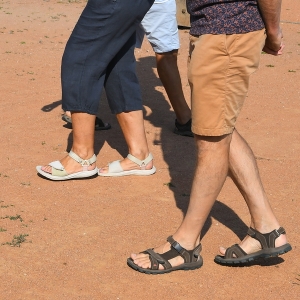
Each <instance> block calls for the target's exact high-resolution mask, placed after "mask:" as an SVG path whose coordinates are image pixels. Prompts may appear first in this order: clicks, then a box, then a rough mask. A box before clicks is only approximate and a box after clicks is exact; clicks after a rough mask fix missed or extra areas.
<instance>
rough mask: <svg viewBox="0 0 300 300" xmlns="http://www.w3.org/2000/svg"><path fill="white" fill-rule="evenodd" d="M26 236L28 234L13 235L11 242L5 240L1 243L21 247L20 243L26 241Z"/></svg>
mask: <svg viewBox="0 0 300 300" xmlns="http://www.w3.org/2000/svg"><path fill="white" fill-rule="evenodd" d="M28 236H29V235H28V234H19V235H14V238H13V239H12V241H11V242H6V243H3V244H2V245H8V246H11V247H21V244H22V243H25V242H26V237H28Z"/></svg>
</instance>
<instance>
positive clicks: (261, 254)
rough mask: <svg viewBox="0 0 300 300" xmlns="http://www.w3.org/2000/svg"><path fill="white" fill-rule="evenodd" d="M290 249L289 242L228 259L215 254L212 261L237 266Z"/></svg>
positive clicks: (280, 253) (274, 255)
mask: <svg viewBox="0 0 300 300" xmlns="http://www.w3.org/2000/svg"><path fill="white" fill-rule="evenodd" d="M291 250H292V246H291V245H290V244H285V245H283V246H280V247H277V248H271V249H265V250H261V251H258V252H255V253H252V254H249V255H245V256H244V257H240V258H237V259H228V258H227V259H225V258H224V256H221V255H217V256H216V257H215V259H214V261H215V262H216V263H218V264H221V265H226V266H237V265H243V264H247V263H250V262H253V261H255V260H257V259H259V258H270V257H277V256H279V255H282V254H284V253H287V252H289V251H291Z"/></svg>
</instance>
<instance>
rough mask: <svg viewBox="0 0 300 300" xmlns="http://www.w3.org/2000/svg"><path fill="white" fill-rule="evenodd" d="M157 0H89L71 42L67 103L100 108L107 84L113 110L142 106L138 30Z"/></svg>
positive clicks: (65, 75) (66, 59) (93, 110)
mask: <svg viewBox="0 0 300 300" xmlns="http://www.w3.org/2000/svg"><path fill="white" fill-rule="evenodd" d="M153 2H154V0H126V1H124V0H89V1H88V3H87V5H86V7H85V8H84V10H83V12H82V14H81V16H80V18H79V20H78V22H77V24H76V25H75V28H74V30H73V32H72V34H71V36H70V38H69V40H68V42H67V45H66V48H65V51H64V54H63V57H62V67H61V81H62V108H63V109H64V110H65V111H67V110H68V111H72V112H73V111H80V112H85V113H89V114H93V115H95V114H97V112H98V106H99V100H100V95H101V91H102V89H103V86H104V88H105V91H106V95H107V99H108V103H109V106H110V109H111V111H112V113H114V114H117V113H121V112H124V111H134V110H141V109H142V108H143V107H142V97H141V91H140V86H139V83H138V79H137V76H136V70H135V68H136V65H135V63H136V62H135V57H134V47H135V31H136V27H137V25H138V24H139V23H140V22H141V20H142V19H143V17H144V15H145V14H146V12H147V11H148V10H149V8H150V7H151V5H152V4H153Z"/></svg>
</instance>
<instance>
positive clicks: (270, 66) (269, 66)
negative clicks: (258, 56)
mask: <svg viewBox="0 0 300 300" xmlns="http://www.w3.org/2000/svg"><path fill="white" fill-rule="evenodd" d="M266 67H268V68H274V67H275V66H274V65H266Z"/></svg>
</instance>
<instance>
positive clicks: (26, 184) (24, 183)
mask: <svg viewBox="0 0 300 300" xmlns="http://www.w3.org/2000/svg"><path fill="white" fill-rule="evenodd" d="M21 185H25V186H31V183H30V182H21Z"/></svg>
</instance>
